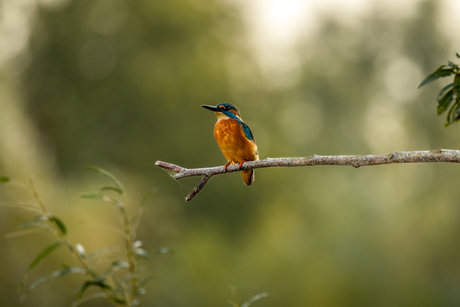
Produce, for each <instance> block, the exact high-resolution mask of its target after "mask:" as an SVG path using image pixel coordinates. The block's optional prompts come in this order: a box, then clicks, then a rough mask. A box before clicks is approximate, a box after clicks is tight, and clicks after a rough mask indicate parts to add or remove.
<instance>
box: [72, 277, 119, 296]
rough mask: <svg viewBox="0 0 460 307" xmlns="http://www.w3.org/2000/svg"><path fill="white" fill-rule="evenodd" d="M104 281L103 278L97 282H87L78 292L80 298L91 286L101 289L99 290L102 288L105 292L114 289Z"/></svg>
mask: <svg viewBox="0 0 460 307" xmlns="http://www.w3.org/2000/svg"><path fill="white" fill-rule="evenodd" d="M104 281H105V279H103V278H100V279H96V280H87V281H85V283H84V284H83V285H82V286H81V287H80V291H78V297H80V298H81V297H82V296H83V294H85V291H86V290H87V289H88V288H89V287H91V286H96V287H99V288H101V290H104V289H109V290H110V289H112V288H111V287H110V286H109V285H107V284H106V283H105V282H104Z"/></svg>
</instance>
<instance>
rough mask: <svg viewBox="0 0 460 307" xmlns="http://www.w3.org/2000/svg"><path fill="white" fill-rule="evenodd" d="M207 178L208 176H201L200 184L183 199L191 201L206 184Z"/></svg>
mask: <svg viewBox="0 0 460 307" xmlns="http://www.w3.org/2000/svg"><path fill="white" fill-rule="evenodd" d="M209 178H211V177H210V176H208V175H204V176H203V179H201V181H200V183H199V184H198V185H197V186H196V187H195V188H194V189H193V191H192V192H190V194H189V195H187V197H186V198H185V200H186V201H190V200H192V198H193V197H195V195H196V194H197V193H198V192H200V190H201V189H202V188H203V187H204V185H205V184H206V182H208V180H209Z"/></svg>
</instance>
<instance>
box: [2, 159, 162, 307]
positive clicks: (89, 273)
mask: <svg viewBox="0 0 460 307" xmlns="http://www.w3.org/2000/svg"><path fill="white" fill-rule="evenodd" d="M87 168H88V169H91V170H94V171H96V172H98V173H99V174H101V175H103V176H104V177H106V178H108V179H109V180H110V181H111V182H112V183H113V184H114V186H104V187H102V188H101V189H100V190H99V191H97V192H92V193H85V194H83V195H82V197H83V198H88V199H95V200H102V201H105V202H109V203H112V204H114V205H116V207H118V209H119V213H120V216H121V220H122V223H121V225H120V226H121V230H120V233H121V234H123V236H124V238H125V241H126V242H125V248H122V247H118V246H115V247H105V248H102V249H100V250H97V251H95V252H93V253H91V254H89V255H88V256H87V255H86V252H85V248H84V246H83V245H82V244H80V243H76V244H72V243H71V242H70V241H69V239H68V238H67V227H66V225H65V224H64V222H63V221H62V220H61V219H60V218H58V217H57V216H55V215H53V214H51V212H49V211H48V210H47V209H46V208H45V206H44V204H43V203H42V202H41V200H40V197H39V195H38V192H37V191H36V190H35V186H34V184H33V181H32V179H31V180H30V182H29V185H25V184H22V183H17V182H14V183H15V185H16V186H20V187H23V188H24V189H26V190H27V191H28V192H30V194H31V195H32V196H33V198H34V202H31V203H24V202H18V203H17V204H16V205H17V207H18V208H20V209H25V210H29V211H31V212H34V213H36V212H38V213H39V215H37V216H35V217H33V218H32V219H30V220H29V221H26V222H24V223H22V224H21V225H20V226H19V228H20V230H19V231H17V232H14V234H13V235H10V236H8V235H5V236H3V237H4V238H8V237H15V236H18V235H26V234H30V233H34V232H35V231H34V232H31V231H30V230H29V229H40V230H46V231H49V232H51V233H53V234H54V235H55V236H56V237H57V241H55V242H53V243H51V244H49V245H48V246H46V247H45V248H44V249H43V250H42V251H40V252H39V253H38V254H37V256H36V257H35V258H34V260H33V261H32V262H31V263H30V265H29V267H28V268H27V271H26V273H25V274H24V277H23V278H22V280H21V282H20V284H19V286H18V290H19V293H20V294H21V296H20V300H24V299H25V298H26V297H27V295H28V294H29V293H30V292H31V291H32V290H34V289H35V288H36V287H37V286H38V285H40V284H42V283H44V282H47V281H50V280H54V279H55V278H58V277H61V276H65V275H68V274H76V273H78V274H84V275H85V276H86V277H87V279H86V280H85V281H84V282H83V284H82V285H81V287H80V290H79V293H78V296H79V298H78V299H77V300H76V301H75V302H74V303H73V304H72V306H78V305H80V304H82V303H84V302H87V301H88V300H92V299H95V298H106V299H107V300H109V301H110V302H112V303H113V304H114V305H116V306H137V305H139V304H140V296H141V295H142V294H143V293H145V292H146V291H145V289H144V286H145V284H146V282H147V281H149V280H150V277H147V278H143V279H141V278H140V276H139V275H138V274H137V272H136V267H137V260H138V259H139V258H144V259H149V258H150V256H149V253H148V252H147V251H146V250H144V249H142V248H140V246H142V242H141V241H139V240H136V236H135V233H136V232H135V228H136V227H137V226H138V224H139V221H140V219H141V215H142V213H143V210H144V207H145V206H146V204H147V202H148V200H149V199H150V197H151V196H152V195H153V193H154V192H155V190H152V191H150V192H149V193H148V194H147V195H146V196H145V197H144V198H143V199H142V201H141V203H140V205H139V209H138V210H137V212H136V214H134V215H133V216H131V217H130V216H128V214H127V212H126V210H125V202H126V200H125V191H124V188H123V185H122V184H121V182H120V181H119V180H118V179H117V178H116V177H115V176H114V175H113V174H111V173H109V172H107V171H105V170H103V169H100V168H97V167H93V166H90V167H87ZM10 181H11V180H10V179H9V178H8V177H0V182H5V183H9V182H10ZM5 204H8V205H9V206H13V205H14V202H11V203H9V202H5ZM60 247H67V249H68V251H69V252H70V253H71V254H73V256H74V257H75V258H76V259H77V261H78V265H77V266H72V267H70V266H67V265H64V269H60V270H56V271H53V272H52V273H50V274H48V275H45V276H42V277H40V278H38V279H37V280H35V281H34V282H32V283H31V284H29V285H28V286H26V283H27V280H28V278H29V274H30V272H31V271H32V270H33V269H34V268H35V267H36V266H37V265H39V264H40V263H41V262H42V261H43V260H44V259H46V258H47V257H48V256H49V255H50V254H52V253H53V252H54V251H55V250H57V249H59V248H60ZM107 253H116V254H117V258H119V259H118V260H115V261H112V262H111V263H110V264H109V266H108V267H107V268H106V269H104V270H103V273H98V272H97V271H96V270H95V269H93V268H92V266H93V265H94V264H95V263H97V262H98V260H99V258H101V256H102V255H104V254H107ZM119 270H125V271H126V273H124V274H122V277H120V278H119V279H117V278H116V277H115V276H114V273H115V272H116V271H119ZM90 287H97V288H98V290H99V291H97V292H92V293H89V294H86V290H87V289H88V288H90Z"/></svg>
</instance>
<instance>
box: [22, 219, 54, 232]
mask: <svg viewBox="0 0 460 307" xmlns="http://www.w3.org/2000/svg"><path fill="white" fill-rule="evenodd" d="M30 227H39V228H43V229H45V230H47V231H49V232H53V233H54V232H55V229H54V228H53V227H51V226H50V225H49V224H47V223H46V222H44V221H40V220H38V221H37V220H31V221H27V222H24V223H22V224H21V225H19V229H26V228H30Z"/></svg>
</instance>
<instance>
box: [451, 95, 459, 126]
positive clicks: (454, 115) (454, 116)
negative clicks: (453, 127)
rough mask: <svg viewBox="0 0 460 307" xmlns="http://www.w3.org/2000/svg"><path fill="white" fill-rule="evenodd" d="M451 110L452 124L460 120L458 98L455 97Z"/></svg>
mask: <svg viewBox="0 0 460 307" xmlns="http://www.w3.org/2000/svg"><path fill="white" fill-rule="evenodd" d="M454 108H455V109H454ZM452 109H454V111H453V113H452V122H458V121H459V120H460V96H459V97H457V100H456V101H455V104H454V106H453V107H452Z"/></svg>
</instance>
